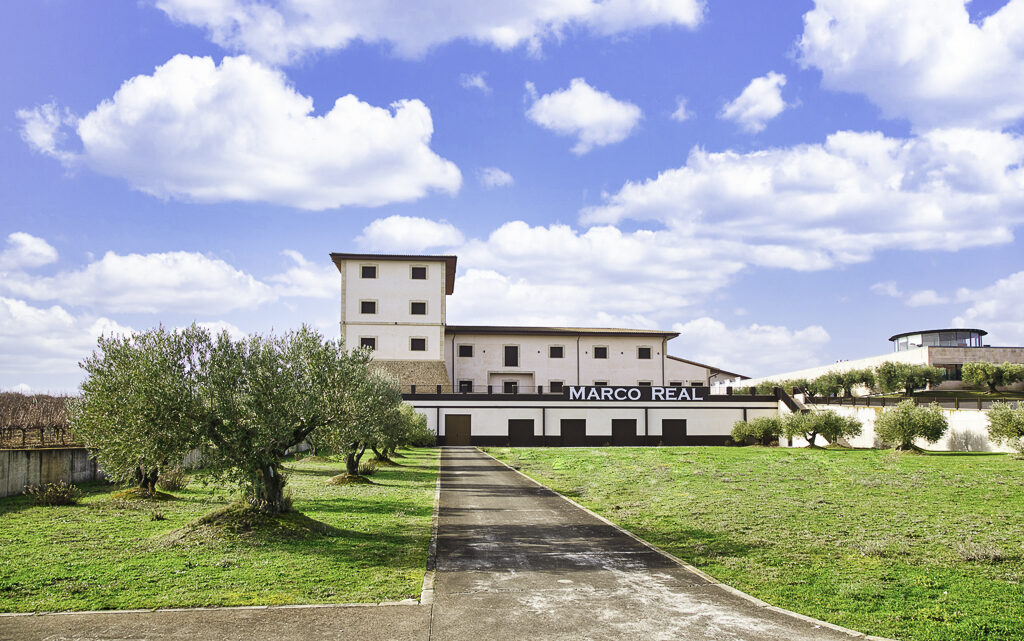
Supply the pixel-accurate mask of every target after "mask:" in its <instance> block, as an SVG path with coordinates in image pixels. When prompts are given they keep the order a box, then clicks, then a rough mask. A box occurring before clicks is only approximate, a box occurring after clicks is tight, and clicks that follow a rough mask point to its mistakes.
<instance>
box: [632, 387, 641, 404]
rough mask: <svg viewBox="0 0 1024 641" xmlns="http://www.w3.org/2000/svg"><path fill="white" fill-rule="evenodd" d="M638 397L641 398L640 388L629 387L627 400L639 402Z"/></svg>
mask: <svg viewBox="0 0 1024 641" xmlns="http://www.w3.org/2000/svg"><path fill="white" fill-rule="evenodd" d="M640 396H641V394H640V388H639V387H631V388H629V400H631V401H639V400H640Z"/></svg>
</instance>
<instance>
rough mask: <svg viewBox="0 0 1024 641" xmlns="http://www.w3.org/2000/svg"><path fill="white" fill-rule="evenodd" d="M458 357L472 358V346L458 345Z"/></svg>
mask: <svg viewBox="0 0 1024 641" xmlns="http://www.w3.org/2000/svg"><path fill="white" fill-rule="evenodd" d="M459 358H473V346H472V345H459Z"/></svg>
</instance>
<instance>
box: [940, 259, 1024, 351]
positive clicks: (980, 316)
mask: <svg viewBox="0 0 1024 641" xmlns="http://www.w3.org/2000/svg"><path fill="white" fill-rule="evenodd" d="M956 298H957V300H958V301H961V302H966V303H969V305H970V306H969V307H968V308H967V309H965V310H964V311H963V313H961V314H959V315H958V316H957V317H956V318H954V319H953V324H954V325H955V326H956V327H974V328H977V329H984V330H986V331H988V332H989V336H987V337H986V338H985V342H986V343H988V344H992V345H1006V346H1010V345H1012V346H1016V345H1024V271H1019V272H1016V273H1014V274H1010V275H1009V276H1007V277H1006V278H1000V279H999V280H997V281H996V282H995V283H993V284H991V285H989V286H987V287H982V288H979V289H970V288H962V289H959V290H957V293H956Z"/></svg>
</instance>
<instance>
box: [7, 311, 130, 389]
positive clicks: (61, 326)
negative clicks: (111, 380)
mask: <svg viewBox="0 0 1024 641" xmlns="http://www.w3.org/2000/svg"><path fill="white" fill-rule="evenodd" d="M133 331H134V330H132V329H131V328H130V327H125V326H123V325H120V324H119V323H117V322H115V321H113V320H110V319H109V318H105V317H98V318H97V317H93V316H75V315H72V314H71V313H69V312H68V311H67V310H65V309H64V308H63V307H61V306H59V305H54V306H52V307H48V308H43V307H33V306H32V305H30V304H28V303H26V302H24V301H21V300H17V299H13V298H7V297H4V296H0V376H2V377H4V378H7V379H14V380H17V379H19V378H21V377H24V376H26V375H30V374H53V375H57V376H60V375H67V374H75V373H77V372H78V371H79V369H78V361H80V360H81V359H83V358H84V357H86V356H88V355H89V354H90V353H91V351H92V349H93V348H94V347H96V339H97V337H99V336H100V335H101V334H105V335H110V334H121V335H125V334H130V333H132V332H133ZM61 380H65V379H63V378H62V379H61ZM58 386H59V385H58ZM36 387H40V386H38V385H37V386H36ZM42 388H44V389H45V388H46V386H42Z"/></svg>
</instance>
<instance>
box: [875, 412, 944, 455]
mask: <svg viewBox="0 0 1024 641" xmlns="http://www.w3.org/2000/svg"><path fill="white" fill-rule="evenodd" d="M948 429H949V421H948V420H947V419H946V415H945V414H943V413H942V408H940V407H939V405H938V404H937V403H932V404H930V405H917V404H916V403H914V401H911V400H906V401H901V402H900V404H899V405H897V406H896V407H894V408H892V409H887V410H885V411H884V412H882V414H881V416H879V417H878V418H877V419H875V433H876V434H878V436H879V438H881V439H882V440H884V441H886V442H889V443H892V444H893V445H894V446H895V448H896V449H898V450H909V449H912V448H913V447H914V440H915V439H918V438H920V439H922V440H924V441H927V442H928V443H934V442H936V441H938V440H939V439H941V438H942V437H943V436H944V435H945V434H946V430H948Z"/></svg>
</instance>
